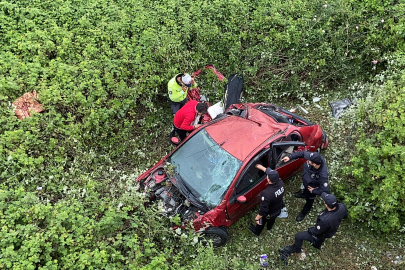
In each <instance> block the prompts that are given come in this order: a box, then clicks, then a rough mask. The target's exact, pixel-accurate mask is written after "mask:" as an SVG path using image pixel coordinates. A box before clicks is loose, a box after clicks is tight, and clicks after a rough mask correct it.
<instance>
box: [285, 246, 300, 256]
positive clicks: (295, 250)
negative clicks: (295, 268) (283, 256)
mask: <svg viewBox="0 0 405 270" xmlns="http://www.w3.org/2000/svg"><path fill="white" fill-rule="evenodd" d="M284 250H285V251H287V252H289V253H290V255H291V254H292V253H301V252H302V251H301V249H300V248H297V247H296V246H295V245H292V246H286V247H285V248H284Z"/></svg>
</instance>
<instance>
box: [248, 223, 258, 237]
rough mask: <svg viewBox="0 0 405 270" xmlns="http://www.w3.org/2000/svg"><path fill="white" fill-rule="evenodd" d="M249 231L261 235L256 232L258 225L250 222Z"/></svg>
mask: <svg viewBox="0 0 405 270" xmlns="http://www.w3.org/2000/svg"><path fill="white" fill-rule="evenodd" d="M249 231H251V232H252V233H253V234H254V235H256V236H259V235H260V234H257V232H256V226H255V225H253V224H250V226H249Z"/></svg>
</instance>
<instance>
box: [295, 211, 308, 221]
mask: <svg viewBox="0 0 405 270" xmlns="http://www.w3.org/2000/svg"><path fill="white" fill-rule="evenodd" d="M306 215H307V213H305V212H303V211H301V212H300V213H299V214H298V216H297V217H296V218H295V220H296V221H298V222H300V221H302V220H304V218H305V216H306Z"/></svg>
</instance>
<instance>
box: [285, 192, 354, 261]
mask: <svg viewBox="0 0 405 270" xmlns="http://www.w3.org/2000/svg"><path fill="white" fill-rule="evenodd" d="M321 197H322V199H323V200H324V203H325V206H326V209H325V210H324V211H323V212H322V213H320V214H319V215H318V218H317V220H316V224H315V226H314V227H311V228H309V229H308V231H304V232H299V233H297V234H296V235H295V242H294V245H292V246H286V247H285V248H284V249H279V250H278V251H279V252H280V254H281V257H280V259H281V260H282V261H284V263H285V264H287V263H288V257H289V256H290V255H291V254H292V253H301V252H302V250H301V248H302V243H303V241H304V240H305V241H308V242H310V243H311V244H312V246H313V247H314V248H317V249H321V246H322V244H323V242H324V241H325V238H331V237H332V236H333V235H334V234H335V233H336V232H337V230H338V228H339V226H340V223H341V222H342V219H344V218H347V217H348V212H347V209H346V206H345V205H344V204H343V203H338V202H337V200H336V197H335V196H334V195H333V194H328V193H326V192H324V193H322V195H321Z"/></svg>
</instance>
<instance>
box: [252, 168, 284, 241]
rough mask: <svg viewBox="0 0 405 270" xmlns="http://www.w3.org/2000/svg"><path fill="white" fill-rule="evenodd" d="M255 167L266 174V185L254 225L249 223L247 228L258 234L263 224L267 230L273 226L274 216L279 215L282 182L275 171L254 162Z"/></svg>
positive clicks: (281, 204) (281, 205)
mask: <svg viewBox="0 0 405 270" xmlns="http://www.w3.org/2000/svg"><path fill="white" fill-rule="evenodd" d="M256 168H257V169H259V170H262V171H263V172H265V173H266V175H267V183H268V186H267V187H266V189H265V190H263V191H262V194H261V197H262V201H261V203H260V209H259V214H257V216H256V218H255V220H256V226H255V225H253V224H251V225H250V227H249V230H250V231H251V232H252V233H254V234H255V235H257V236H259V235H260V233H261V232H262V230H263V229H264V225H265V224H266V223H267V230H271V228H273V225H274V222H276V218H277V217H278V216H279V215H280V213H281V209H282V208H283V196H284V182H283V181H282V180H281V179H280V176H279V174H278V172H277V171H273V170H272V169H270V168H265V167H264V166H262V165H260V164H256Z"/></svg>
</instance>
